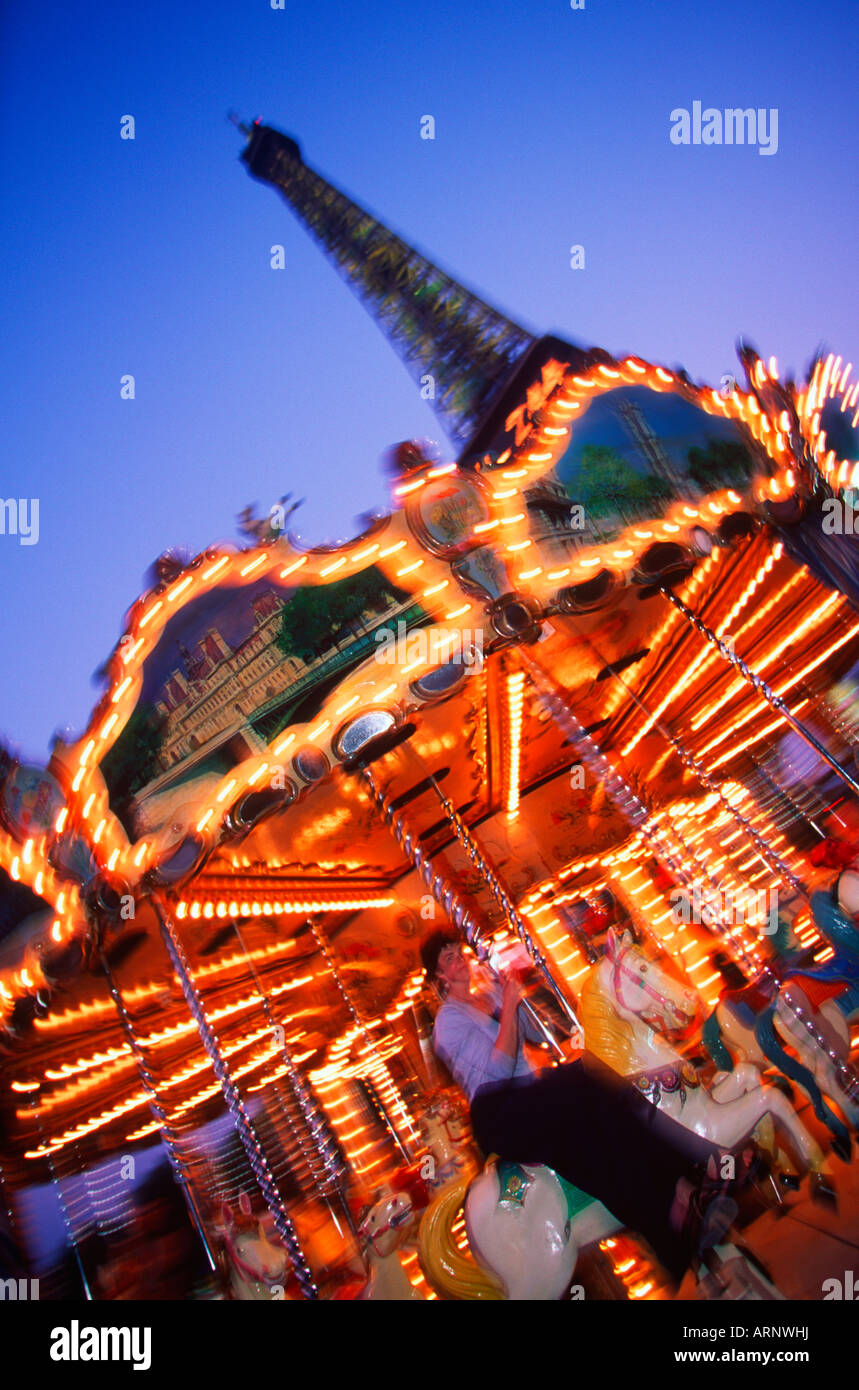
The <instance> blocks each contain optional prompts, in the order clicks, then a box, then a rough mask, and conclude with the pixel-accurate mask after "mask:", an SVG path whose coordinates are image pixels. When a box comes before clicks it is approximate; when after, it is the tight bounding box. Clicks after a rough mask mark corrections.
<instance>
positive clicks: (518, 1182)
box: [418, 1158, 783, 1302]
mask: <svg viewBox="0 0 859 1390" xmlns="http://www.w3.org/2000/svg"><path fill="white" fill-rule="evenodd" d="M462 1208H464V1211H465V1226H466V1231H467V1249H463V1248H462V1247H461V1246H460V1245H459V1243H458V1242H457V1240H456V1237H455V1231H456V1227H457V1216H458V1214H459V1212H460V1210H461V1209H462ZM623 1229H624V1228H623V1223H622V1222H620V1221H618V1219H617V1217H615V1216H612V1214H611V1212H610V1211H608V1209H607V1208H606V1207H605V1206H603V1204H602V1202H599V1201H597V1200H596V1199H595V1198H594V1197H590V1196H588V1194H587V1193H585V1192H583V1191H581V1189H580V1188H577V1187H574V1186H573V1185H572V1184H571V1183H568V1182H566V1181H565V1180H564V1179H563V1178H561V1177H560V1176H559V1175H558V1174H557V1173H555V1172H554V1171H553V1170H552V1169H551V1168H546V1167H544V1166H541V1165H531V1164H520V1163H508V1162H501V1161H500V1160H499V1159H497V1158H492V1159H490V1160H489V1162H488V1163H487V1164H486V1166H485V1167H484V1168H483V1170H482V1172H480V1173H479V1174H478V1175H477V1176H476V1177H474V1176H473V1175H472V1174H469V1173H465V1174H463V1175H462V1176H461V1177H460V1178H458V1179H457V1180H456V1181H455V1182H453V1183H450V1184H449V1185H448V1186H447V1187H446V1188H444V1189H443V1190H442V1191H441V1192H440V1193H439V1194H438V1195H437V1196H436V1197H434V1198H433V1200H432V1201H431V1202H430V1204H429V1206H428V1207H427V1209H426V1211H425V1213H424V1215H423V1218H422V1220H421V1224H420V1227H419V1230H418V1250H419V1254H420V1262H421V1268H422V1270H423V1272H424V1274H425V1275H426V1277H427V1280H428V1282H429V1283H430V1284H431V1285H432V1287H433V1288H434V1289H435V1290H436V1292H437V1293H439V1294H441V1295H442V1297H444V1298H449V1299H469V1300H474V1299H482V1300H510V1301H514V1302H523V1301H527V1302H530V1301H534V1300H540V1301H544V1300H555V1301H556V1300H558V1299H560V1298H563V1297H564V1295H565V1293H566V1292H567V1290H568V1289H569V1288H570V1283H571V1281H572V1279H573V1276H574V1274H575V1270H576V1264H577V1262H578V1258H579V1254H580V1252H581V1251H582V1250H584V1249H586V1248H587V1247H588V1246H592V1245H595V1244H596V1243H597V1242H598V1241H601V1240H605V1239H606V1238H607V1237H608V1236H612V1235H616V1234H617V1233H618V1232H619V1231H622V1230H623ZM697 1278H698V1281H699V1283H698V1289H699V1294H700V1296H702V1297H706V1298H708V1299H719V1300H725V1301H730V1302H734V1301H736V1300H738V1299H751V1300H755V1301H781V1300H782V1297H783V1296H782V1295H781V1294H780V1293H779V1292H778V1290H777V1289H776V1288H775V1286H774V1285H773V1284H772V1283H771V1281H770V1280H769V1278H768V1276H767V1275H766V1272H765V1271H764V1270H763V1269H761V1268H760V1267H756V1264H755V1262H754V1261H753V1260H752V1259H750V1257H749V1256H748V1254H747V1252H743V1251H740V1250H739V1249H738V1248H737V1247H736V1246H734V1245H731V1244H726V1245H720V1244H715V1245H713V1246H711V1247H710V1248H709V1249H708V1250H707V1252H706V1253H702V1263H701V1265H700V1266H699V1268H698V1270H697ZM575 1294H576V1296H579V1297H580V1296H581V1290H580V1288H577V1289H576V1290H575Z"/></svg>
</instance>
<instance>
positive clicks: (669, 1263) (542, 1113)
mask: <svg viewBox="0 0 859 1390" xmlns="http://www.w3.org/2000/svg"><path fill="white" fill-rule="evenodd" d="M421 960H422V962H423V966H424V969H425V970H426V974H427V979H428V980H429V982H430V983H431V984H433V985H434V986H435V988H436V991H437V992H438V994H439V996H440V997H441V999H442V1006H441V1008H440V1009H439V1011H438V1014H437V1016H436V1020H435V1027H434V1030H433V1046H434V1049H435V1051H436V1053H437V1055H438V1056H439V1057H440V1058H441V1060H442V1061H443V1062H444V1064H445V1065H446V1066H447V1068H448V1070H449V1071H450V1072H451V1073H452V1075H453V1077H454V1078H455V1080H456V1082H457V1084H458V1085H459V1086H460V1087H461V1089H462V1090H463V1091H464V1093H465V1095H466V1097H467V1098H468V1100H469V1102H470V1105H471V1124H472V1129H473V1132H474V1137H475V1140H476V1142H477V1144H478V1146H479V1148H480V1149H481V1150H482V1152H483V1153H484V1154H486V1155H488V1154H493V1153H494V1154H498V1155H499V1156H500V1157H501V1158H504V1159H507V1160H508V1161H510V1162H514V1163H527V1164H545V1165H546V1166H547V1167H549V1168H552V1169H554V1171H555V1172H556V1173H558V1174H559V1175H560V1176H561V1177H563V1178H565V1179H566V1180H567V1181H568V1182H570V1183H572V1184H574V1185H575V1186H576V1187H579V1188H581V1189H582V1190H583V1191H584V1192H587V1193H588V1194H589V1195H590V1196H592V1197H596V1198H598V1199H599V1200H600V1201H601V1202H602V1203H603V1204H604V1205H605V1206H606V1207H607V1208H608V1210H609V1211H610V1212H612V1214H613V1215H614V1216H615V1217H617V1219H618V1220H619V1221H622V1222H623V1223H624V1225H626V1226H628V1227H629V1228H630V1229H631V1230H634V1231H637V1232H638V1233H639V1234H640V1235H642V1236H644V1237H645V1239H646V1240H648V1241H649V1243H650V1245H651V1246H652V1248H653V1250H654V1251H655V1253H656V1255H657V1256H658V1258H659V1260H660V1261H661V1263H662V1264H663V1265H664V1266H665V1269H666V1270H667V1271H668V1273H669V1274H670V1275H671V1276H672V1278H673V1279H675V1280H676V1281H677V1282H678V1283H679V1282H680V1280H681V1279H682V1277H683V1275H684V1273H685V1271H686V1269H687V1268H688V1266H689V1264H690V1262H691V1261H692V1259H693V1258H694V1257H695V1256H697V1255H699V1254H701V1253H702V1252H703V1251H704V1250H705V1249H709V1248H711V1247H712V1246H713V1245H715V1244H717V1243H718V1242H719V1241H720V1240H721V1239H722V1238H723V1237H724V1235H725V1233H726V1232H727V1230H728V1228H729V1226H730V1225H731V1222H732V1221H733V1219H734V1217H735V1216H736V1214H737V1206H736V1203H735V1202H734V1201H733V1200H732V1199H731V1198H730V1197H728V1196H727V1195H726V1192H725V1188H726V1186H727V1184H726V1183H725V1182H724V1181H722V1180H721V1179H720V1160H721V1158H722V1156H723V1155H722V1151H721V1150H719V1149H718V1148H716V1147H715V1146H714V1145H712V1144H709V1143H707V1142H706V1141H705V1140H703V1139H700V1138H699V1137H698V1136H697V1135H695V1134H692V1133H691V1132H690V1131H689V1130H686V1129H684V1128H683V1127H682V1126H680V1125H678V1124H676V1123H675V1122H674V1121H673V1120H670V1119H668V1118H667V1117H666V1116H665V1115H664V1114H662V1113H661V1112H660V1111H658V1110H657V1109H656V1107H655V1106H653V1105H651V1104H650V1102H649V1101H648V1100H646V1099H645V1097H643V1096H642V1095H640V1094H639V1093H638V1092H637V1091H636V1090H634V1089H633V1087H631V1086H629V1085H628V1084H627V1083H626V1082H624V1080H623V1079H622V1078H621V1077H619V1076H618V1075H617V1074H616V1073H615V1072H613V1071H612V1070H611V1069H610V1068H608V1067H606V1066H604V1065H603V1063H601V1062H599V1061H598V1060H597V1059H596V1058H595V1057H593V1056H592V1055H590V1054H589V1053H588V1052H584V1053H583V1054H582V1056H581V1057H580V1058H579V1059H578V1060H576V1061H572V1062H567V1063H563V1064H561V1065H559V1066H556V1067H547V1068H545V1069H543V1070H539V1071H538V1070H536V1069H535V1068H534V1066H533V1065H532V1064H531V1062H530V1061H529V1060H528V1059H527V1058H526V1056H525V1053H524V1050H523V1043H524V1042H525V1041H530V1042H540V1041H542V1038H541V1036H540V1035H539V1033H538V1032H537V1030H536V1028H535V1026H534V1025H533V1024H532V1022H531V1020H530V1019H529V1018H528V1017H527V1016H526V1014H525V1011H524V1010H522V1009H521V1008H520V1005H521V1003H522V999H523V997H524V996H523V991H522V987H521V985H520V983H519V981H518V979H517V977H516V975H515V974H513V973H511V974H508V975H507V976H506V978H505V980H504V983H503V986H496V987H495V988H494V989H493V990H492V991H490V992H485V991H484V992H480V991H478V990H476V989H475V988H474V986H473V981H472V974H471V966H470V964H469V962H468V960H467V959H466V956H465V952H464V947H463V942H462V940H461V939H460V937H459V936H458V935H457V934H456V933H455V932H453V931H435V932H433V933H432V934H431V935H430V936H428V937H427V938H426V940H425V941H424V942H423V945H422V947H421Z"/></svg>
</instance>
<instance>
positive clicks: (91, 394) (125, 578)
mask: <svg viewBox="0 0 859 1390" xmlns="http://www.w3.org/2000/svg"><path fill="white" fill-rule="evenodd" d="M857 14H859V11H857V7H856V4H855V0H852V3H851V0H821V3H819V4H817V5H815V6H809V5H808V4H807V3H805V0H780V3H779V4H778V5H764V4H761V3H755V4H742V3H739V2H738V0H721V2H720V3H719V4H713V3H709V0H708V2H707V3H704V0H697V2H696V0H691V2H690V0H659V3H652V2H651V3H648V2H647V0H585V8H584V9H577V10H574V9H572V8H571V6H570V3H569V0H536V3H527V4H524V3H518V4H513V3H488V0H470V3H468V4H466V5H463V4H462V3H461V0H438V3H435V4H432V5H421V4H412V5H405V4H393V3H385V0H374V3H373V4H371V5H365V6H359V5H356V4H354V3H353V4H345V3H329V0H319V3H317V4H315V5H308V4H301V5H299V4H298V3H296V0H285V5H284V8H283V9H272V7H271V0H241V3H240V2H239V0H211V3H209V4H207V5H199V4H193V5H192V4H183V3H181V0H180V3H178V4H177V3H170V4H168V3H166V0H147V3H146V4H139V5H121V6H117V5H114V4H107V3H103V2H102V0H92V3H89V4H87V5H86V6H80V5H69V6H65V5H58V4H55V5H50V4H49V5H36V6H34V5H33V4H32V3H29V4H27V3H23V0H17V2H16V0H8V2H7V4H6V5H5V7H4V10H3V15H2V19H0V63H2V83H0V92H2V111H0V151H2V153H0V160H2V178H3V188H4V192H5V195H6V197H5V208H4V220H5V227H4V231H5V238H4V239H5V255H4V276H3V287H2V291H0V294H2V299H0V307H2V317H3V323H4V326H5V332H4V335H3V346H2V348H0V355H2V381H3V388H2V391H3V403H4V411H3V414H4V428H3V462H2V469H0V495H2V498H4V499H8V498H11V497H14V498H24V499H28V500H29V499H38V502H39V536H38V543H37V544H33V545H23V544H20V539H21V538H20V537H18V536H14V535H8V534H6V535H3V534H0V586H2V587H0V592H2V600H3V601H2V606H0V640H2V644H3V661H2V674H0V738H2V739H3V740H5V741H6V742H7V743H8V744H9V745H10V746H11V747H12V749H13V750H14V751H16V752H17V753H18V754H19V755H22V756H24V757H25V758H26V759H31V760H36V761H44V760H45V759H46V758H47V756H48V752H49V743H50V738H51V735H52V733H53V732H54V730H56V729H57V728H60V727H62V726H65V725H68V726H70V727H71V729H72V730H74V731H75V732H80V731H82V729H83V727H84V726H85V724H86V722H87V718H88V715H89V711H90V709H91V707H92V705H93V704H94V703H95V700H96V698H97V696H98V689H97V687H96V686H94V685H93V682H92V674H93V672H94V671H95V670H96V669H97V668H98V667H100V666H101V664H102V663H103V662H104V660H105V658H106V657H107V656H108V654H109V652H110V650H111V648H112V647H113V645H114V643H115V642H116V640H117V638H118V637H119V635H120V634H121V632H122V630H123V628H122V619H123V615H124V613H125V611H126V610H127V608H128V607H129V606H130V604H131V603H132V602H133V600H134V599H135V598H136V597H137V595H138V593H139V592H140V591H141V589H142V588H143V585H144V579H143V576H144V573H145V571H146V570H147V568H148V566H149V565H150V564H151V562H152V561H153V560H154V559H155V557H156V556H157V555H158V553H159V552H160V551H162V550H164V549H166V548H168V547H183V548H185V549H187V550H188V551H190V552H191V553H196V552H197V551H198V550H200V549H202V548H203V547H204V546H207V545H210V544H213V543H215V542H217V541H219V540H225V539H231V540H236V539H237V533H236V530H235V517H236V515H237V513H238V512H239V511H240V510H241V509H242V507H243V506H244V505H245V504H246V503H249V502H254V501H256V502H257V504H258V507H259V510H261V511H263V512H267V511H268V508H269V507H270V506H271V505H272V503H274V502H276V501H277V500H278V498H279V497H280V496H281V494H283V493H285V492H288V491H292V492H293V493H294V494H295V496H296V497H305V498H306V499H307V500H306V501H305V503H304V505H303V506H302V507H301V508H300V509H299V511H298V512H297V513H296V514H295V516H294V517H293V521H292V523H291V524H293V525H294V528H295V530H297V531H298V532H299V533H300V535H301V536H302V538H303V540H304V541H305V542H308V543H315V542H320V541H323V540H326V539H336V538H338V537H342V538H345V537H347V536H349V535H351V534H353V533H354V532H355V530H357V529H359V527H358V526H357V525H356V522H355V518H356V516H357V515H358V514H359V513H362V512H366V511H368V510H371V509H374V508H380V507H384V506H386V505H387V484H386V482H385V479H384V476H383V474H382V472H381V471H380V467H379V459H380V455H381V454H382V453H383V452H384V451H385V450H386V449H387V448H388V447H389V446H390V445H391V444H392V443H395V442H396V441H398V440H402V439H408V438H411V437H415V436H430V437H433V438H436V439H438V440H439V442H440V444H442V447H443V453H444V454H445V455H446V456H451V454H452V450H451V449H450V448H449V447H448V446H446V445H445V441H444V438H443V435H442V434H441V431H440V427H439V425H438V424H437V423H436V420H435V417H434V416H433V415H432V413H431V411H430V409H429V406H428V404H427V403H425V402H424V401H422V400H421V399H420V396H419V393H418V390H417V388H416V387H415V386H414V385H413V383H412V381H411V379H410V378H409V376H408V375H407V373H406V372H405V370H404V369H403V367H402V366H401V365H400V363H399V362H398V361H397V359H396V357H395V355H394V353H393V352H392V350H391V348H390V347H389V345H388V344H387V342H386V341H385V339H384V338H383V336H382V334H381V333H380V331H379V329H378V328H377V327H376V325H375V324H374V323H373V322H372V320H371V319H370V318H369V316H368V315H367V313H366V311H365V310H364V309H363V307H362V306H361V305H360V303H359V302H358V301H357V300H356V299H355V298H354V297H353V296H352V294H351V292H350V291H349V290H348V288H347V287H346V286H345V284H344V282H343V281H342V280H341V279H340V278H339V276H338V275H337V273H336V272H335V271H334V270H333V268H332V267H331V266H330V265H329V264H328V262H327V261H326V260H325V258H324V257H323V255H322V254H321V253H320V251H319V249H318V248H317V246H316V245H315V244H314V243H313V242H312V240H311V239H310V237H309V236H308V235H307V233H306V232H305V231H304V230H303V228H302V227H301V226H300V224H299V223H298V222H297V221H296V220H295V218H294V217H293V215H292V213H291V212H290V211H289V209H288V207H287V205H286V204H285V202H284V201H283V200H282V198H281V197H280V196H279V194H278V193H277V192H276V191H275V190H274V189H272V188H270V187H267V186H265V185H263V184H261V183H258V182H256V181H254V180H252V179H251V178H250V177H249V176H248V173H247V171H246V169H245V167H244V165H243V164H241V163H240V162H239V155H240V152H241V149H242V146H243V140H242V138H241V137H240V136H239V134H238V132H237V131H236V130H235V129H234V128H233V127H232V126H231V125H230V124H228V122H227V120H226V113H227V111H228V110H230V109H235V110H237V111H238V112H239V113H240V115H241V116H242V117H243V118H244V119H253V118H254V117H256V116H260V117H261V118H262V120H263V122H264V123H266V124H269V125H272V126H274V127H276V128H277V129H279V130H282V131H284V132H286V133H288V134H291V135H293V136H294V137H295V138H297V139H298V140H299V142H300V143H301V146H302V151H303V154H304V157H305V159H306V161H307V163H308V164H310V165H311V166H312V167H314V168H315V169H317V170H318V171H319V172H320V173H322V174H323V175H325V176H326V177H327V178H329V179H331V181H332V182H333V183H334V184H335V185H337V186H338V187H340V188H342V189H344V190H345V191H346V192H348V193H349V194H350V195H352V196H353V197H354V198H355V199H356V200H357V201H358V202H359V203H361V204H362V205H364V206H365V207H367V208H368V209H369V210H371V211H372V212H374V213H375V214H376V215H378V216H379V217H380V218H381V219H382V220H383V221H384V222H386V223H388V224H389V225H390V226H391V227H392V228H394V229H395V230H396V231H397V232H399V233H400V234H401V235H403V236H404V237H405V238H406V240H408V241H410V242H412V243H413V244H415V245H416V246H418V247H419V248H420V249H421V250H423V251H425V252H426V253H427V254H428V255H429V256H430V257H432V258H433V259H434V260H436V261H437V262H438V263H439V264H440V265H441V266H443V267H444V268H445V269H446V270H448V271H450V272H451V273H452V274H454V275H455V276H457V277H458V278H459V279H461V280H462V282H463V283H464V284H465V285H467V286H468V287H470V288H473V289H475V290H476V291H477V292H478V293H480V294H481V295H482V296H483V297H484V298H486V299H487V300H488V301H489V302H490V303H491V304H493V305H495V306H497V307H498V308H500V309H502V310H504V311H505V312H507V313H508V314H510V316H511V317H513V318H514V319H516V320H517V321H518V322H519V323H521V324H522V325H523V326H524V327H525V328H527V329H529V330H530V331H533V332H536V333H542V332H549V331H555V332H558V333H559V334H560V335H561V336H563V337H566V338H569V339H572V340H573V341H575V342H579V343H581V344H583V345H585V346H590V345H593V344H598V345H600V346H603V347H605V348H607V349H608V350H609V351H611V352H615V353H622V352H628V351H633V352H636V353H638V354H640V355H641V356H643V357H647V358H650V359H652V360H654V361H656V362H663V363H665V364H667V365H668V366H676V365H683V366H684V367H685V368H686V369H687V370H688V371H689V372H690V374H691V376H692V377H693V378H694V379H696V380H707V381H710V382H712V383H713V384H715V385H718V383H719V380H720V378H721V377H722V375H723V374H724V373H726V372H730V371H732V370H734V365H735V358H734V345H735V342H736V340H737V338H738V337H739V336H740V335H743V336H745V337H747V338H748V339H749V340H750V341H751V342H752V343H753V344H754V345H755V346H756V347H758V349H759V350H760V351H761V352H762V353H763V355H764V356H769V355H770V354H775V356H776V357H777V358H778V361H779V364H780V366H781V368H782V370H783V372H784V371H791V370H792V371H794V372H795V373H802V372H803V371H804V369H805V367H806V365H807V363H808V361H809V359H810V357H811V356H812V354H813V352H814V350H815V349H816V348H817V347H818V346H819V345H820V344H821V343H825V344H826V345H827V346H828V347H831V348H832V349H833V350H834V351H836V352H838V353H841V354H842V355H844V356H845V357H846V358H847V360H853V361H854V362H858V361H859V333H857V327H856V306H857V275H856V264H855V251H854V241H855V230H856V225H857V212H859V206H857V202H859V200H857V185H856V172H855V154H854V145H855V132H856V128H857V114H859V113H857V105H859V102H857V84H856V59H857V27H859V26H857ZM696 101H700V102H702V104H703V106H704V107H716V108H719V109H724V108H728V107H755V108H762V109H765V110H766V112H767V113H768V122H769V123H770V124H771V121H770V117H769V113H770V111H771V110H772V109H775V110H777V113H778V117H777V120H778V142H777V149H775V152H774V153H771V154H766V153H763V152H762V151H761V149H760V148H759V147H756V146H748V145H746V146H738V145H733V146H728V145H722V146H719V145H713V146H705V145H687V146H683V145H676V144H674V143H672V141H671V139H670V138H669V137H670V131H671V128H672V125H671V119H670V116H671V112H672V111H674V110H676V109H677V108H686V109H688V110H690V111H691V109H692V106H693V103H694V102H696ZM125 115H132V116H133V117H134V120H135V127H136V129H135V139H134V140H133V141H131V140H122V139H121V138H120V123H121V119H122V117H123V116H125ZM425 115H432V116H433V117H434V118H435V122H436V138H435V139H434V140H422V139H421V138H420V124H421V118H422V117H423V116H425ZM275 244H281V245H283V246H284V248H285V259H286V266H285V269H283V270H280V271H276V270H272V269H271V267H270V248H271V247H272V246H273V245H275ZM574 244H580V245H582V246H583V247H584V248H585V268H584V269H580V270H573V269H572V268H571V267H570V248H571V246H572V245H574ZM126 373H132V374H133V375H134V377H135V382H136V398H135V399H134V400H133V401H125V400H122V399H121V398H120V378H121V377H122V376H123V375H124V374H126Z"/></svg>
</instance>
